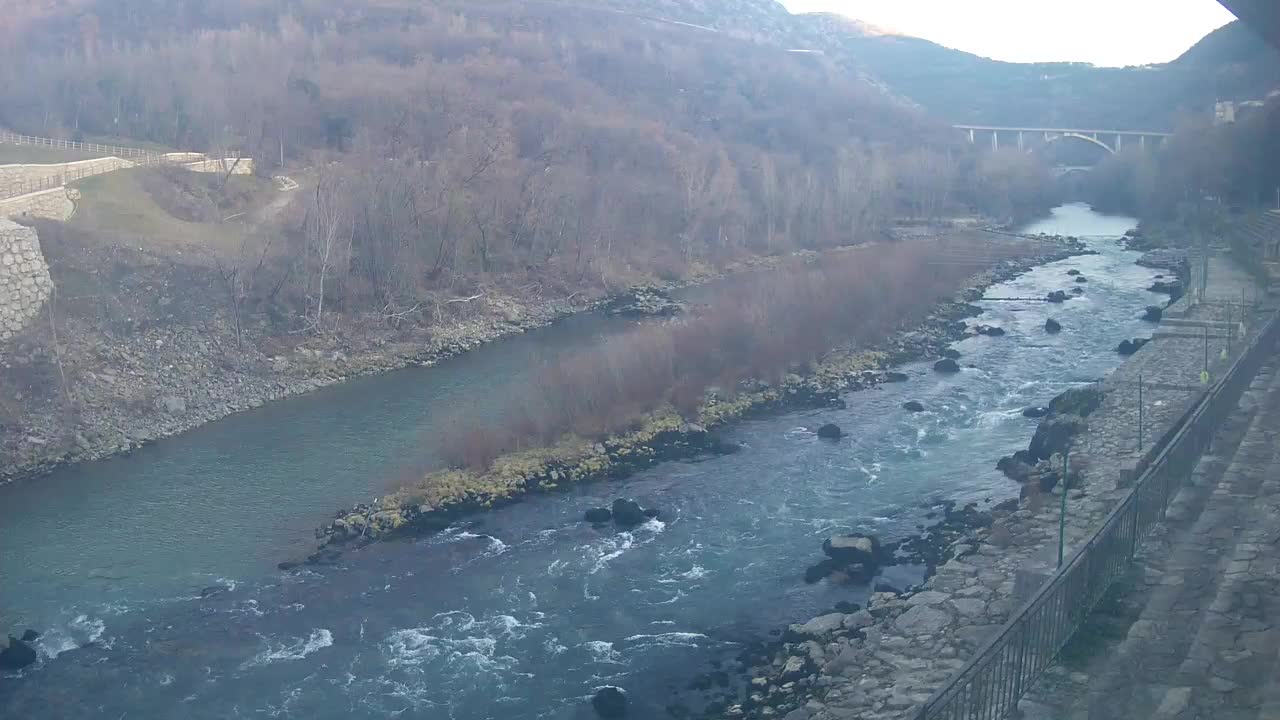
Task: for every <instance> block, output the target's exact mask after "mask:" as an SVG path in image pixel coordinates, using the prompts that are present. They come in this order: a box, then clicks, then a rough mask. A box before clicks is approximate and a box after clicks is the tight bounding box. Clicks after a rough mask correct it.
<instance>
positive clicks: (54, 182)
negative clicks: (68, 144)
mask: <svg viewBox="0 0 1280 720" xmlns="http://www.w3.org/2000/svg"><path fill="white" fill-rule="evenodd" d="M129 162H131V163H133V166H134V167H137V166H140V165H144V164H150V163H142V162H138V161H135V160H130V161H129ZM119 169H120V168H118V167H109V168H104V167H102V166H100V165H84V166H80V167H71V166H68V167H66V168H63V169H62V170H60V171H58V172H57V173H54V174H51V175H48V176H46V177H42V178H37V179H34V180H23V181H22V182H17V183H13V184H10V185H8V186H7V187H6V188H5V189H3V190H0V200H11V199H13V198H16V197H21V196H23V195H29V194H31V193H35V192H42V191H45V190H53V189H55V188H60V187H62V186H63V185H66V184H67V183H70V182H75V181H77V180H83V179H84V178H87V177H93V176H94V175H102V174H103V173H108V172H112V171H115V170H119Z"/></svg>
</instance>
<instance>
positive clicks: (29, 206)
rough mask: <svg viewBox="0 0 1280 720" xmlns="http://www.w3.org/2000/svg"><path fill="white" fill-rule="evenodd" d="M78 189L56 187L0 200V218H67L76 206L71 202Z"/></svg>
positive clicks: (77, 195)
mask: <svg viewBox="0 0 1280 720" xmlns="http://www.w3.org/2000/svg"><path fill="white" fill-rule="evenodd" d="M77 197H79V194H78V191H76V190H73V189H71V188H67V187H56V188H52V189H49V190H41V191H40V192H33V193H27V194H26V195H19V196H17V197H12V198H6V199H4V200H0V218H14V217H33V218H44V219H46V220H62V221H65V220H69V219H71V214H72V213H74V212H75V209H76V206H75V204H74V203H73V202H72V201H73V200H75V199H76V198H77Z"/></svg>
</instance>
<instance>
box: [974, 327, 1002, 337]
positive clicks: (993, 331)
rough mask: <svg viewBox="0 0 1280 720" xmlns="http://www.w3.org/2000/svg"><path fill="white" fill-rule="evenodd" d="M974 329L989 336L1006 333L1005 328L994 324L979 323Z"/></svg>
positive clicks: (998, 335)
mask: <svg viewBox="0 0 1280 720" xmlns="http://www.w3.org/2000/svg"><path fill="white" fill-rule="evenodd" d="M974 331H976V332H977V333H978V334H979V335H986V336H988V337H1000V336H1001V335H1004V328H1002V327H996V326H994V325H979V326H977V327H975V328H974Z"/></svg>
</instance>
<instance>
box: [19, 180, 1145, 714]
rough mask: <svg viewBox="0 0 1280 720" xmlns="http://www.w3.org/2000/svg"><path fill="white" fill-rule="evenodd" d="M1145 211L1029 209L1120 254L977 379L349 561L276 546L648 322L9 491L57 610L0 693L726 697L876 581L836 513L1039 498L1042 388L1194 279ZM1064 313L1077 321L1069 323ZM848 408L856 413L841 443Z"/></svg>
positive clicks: (292, 410)
mask: <svg viewBox="0 0 1280 720" xmlns="http://www.w3.org/2000/svg"><path fill="white" fill-rule="evenodd" d="M1134 224H1135V221H1134V220H1133V219H1132V218H1124V217H1114V216H1103V215H1099V214H1096V213H1093V212H1092V211H1090V210H1089V209H1088V208H1087V207H1085V206H1083V205H1068V206H1064V207H1061V208H1058V209H1055V210H1054V212H1053V216H1052V217H1051V218H1048V219H1046V220H1044V221H1041V222H1038V223H1035V224H1033V225H1031V226H1030V227H1028V228H1026V231H1028V232H1033V233H1034V232H1048V233H1058V234H1071V235H1078V236H1081V237H1084V238H1085V239H1086V242H1087V243H1088V244H1089V246H1090V247H1091V248H1092V249H1093V250H1096V251H1097V252H1098V254H1096V255H1086V256H1079V257H1074V258H1070V259H1067V260H1063V261H1060V262H1055V263H1051V264H1049V265H1046V266H1042V267H1039V268H1036V269H1034V270H1032V271H1030V272H1028V273H1026V274H1024V275H1022V276H1021V277H1018V278H1016V279H1015V280H1012V281H1010V282H1006V283H1002V284H999V285H996V286H993V287H991V288H990V289H989V290H988V291H987V296H988V297H991V298H998V297H1043V296H1044V295H1045V294H1046V293H1048V292H1050V291H1052V290H1069V289H1070V288H1072V287H1074V286H1075V283H1073V282H1071V280H1072V278H1071V277H1069V276H1067V275H1066V271H1067V270H1069V269H1077V270H1079V271H1080V272H1081V273H1083V274H1084V275H1085V276H1086V277H1087V278H1088V279H1089V282H1088V283H1087V284H1084V285H1083V287H1084V288H1085V289H1086V292H1085V294H1084V295H1083V296H1082V297H1080V298H1076V299H1072V300H1070V301H1068V302H1067V303H1065V304H1062V305H1051V304H1046V303H1043V302H1029V301H1000V300H984V301H982V302H980V303H978V304H980V305H981V306H982V307H983V308H984V310H985V312H984V314H983V315H982V316H981V317H980V318H975V319H974V320H973V322H982V323H985V324H991V325H998V326H1000V327H1002V328H1004V329H1005V330H1006V331H1007V334H1006V335H1004V336H1003V337H974V338H970V339H966V340H964V341H962V342H959V343H957V344H956V345H955V348H956V349H957V350H959V351H960V352H961V353H962V354H963V355H962V358H961V360H960V364H961V365H962V366H964V369H963V371H962V372H960V373H958V374H956V375H950V376H944V375H939V374H936V373H934V372H933V371H932V370H931V368H930V363H927V362H922V363H917V364H912V365H908V366H906V367H904V368H902V371H903V372H905V373H907V374H908V375H909V376H910V379H909V380H908V381H907V382H905V383H896V384H889V385H883V386H880V387H878V388H875V389H872V390H868V391H862V392H856V393H851V394H849V395H847V396H846V397H845V400H846V402H847V409H841V410H837V409H823V410H819V411H811V412H801V413H792V414H786V415H780V416H775V417H769V418H765V419H760V420H753V421H748V422H744V423H741V424H739V425H736V426H734V427H732V428H730V429H728V430H727V431H726V432H725V433H724V436H725V439H727V440H730V441H733V442H736V443H739V444H740V445H741V446H742V448H743V449H742V450H741V451H740V452H737V453H734V454H731V455H723V456H714V457H709V458H704V459H700V460H697V461H691V462H678V463H677V462H673V463H663V464H660V465H658V466H655V467H653V468H650V469H648V470H645V471H643V472H640V473H638V474H636V475H634V476H632V477H630V478H628V479H626V480H623V481H618V482H607V483H595V484H590V485H585V486H581V487H575V488H571V489H569V490H567V491H565V492H563V493H557V494H553V495H543V496H535V497H530V498H528V499H527V500H525V501H523V502H521V503H519V504H515V505H511V506H507V507H503V508H500V509H498V510H495V511H493V512H490V513H488V514H486V515H484V516H482V517H477V518H475V519H473V520H471V521H468V522H463V523H459V524H458V525H456V526H453V527H451V528H449V529H448V530H446V531H445V532H442V533H440V534H437V535H434V536H431V537H426V538H421V539H418V540H413V541H404V542H389V543H381V544H377V545H374V546H371V547H368V548H365V549H362V550H359V551H356V552H350V553H348V554H346V555H345V556H344V557H343V559H342V561H341V562H340V563H339V565H337V566H334V567H323V568H312V569H308V570H305V571H302V572H299V573H280V572H276V571H274V570H273V569H272V568H273V566H274V564H275V563H276V562H278V561H280V560H284V559H289V558H292V557H296V556H297V555H298V554H299V552H301V551H302V550H303V549H304V548H307V547H309V546H311V545H312V544H313V543H314V540H312V538H311V530H312V528H313V527H314V526H316V525H317V524H319V523H320V522H321V521H323V519H324V518H325V517H326V516H327V514H328V513H329V512H330V511H331V510H332V509H333V508H336V507H341V506H345V505H350V504H351V503H353V502H355V501H363V500H368V499H369V498H370V497H371V496H372V495H373V494H375V493H377V492H378V491H379V490H380V489H382V487H383V485H384V484H385V483H386V482H387V481H388V480H389V479H392V478H394V476H395V474H396V473H397V472H400V471H401V470H402V469H403V459H404V458H405V457H409V456H413V457H415V458H420V457H421V456H422V455H423V454H424V453H425V454H427V455H429V454H430V445H431V442H430V438H431V437H432V436H433V434H435V433H438V432H439V430H440V425H441V423H443V422H445V420H444V418H447V417H448V415H449V413H448V412H447V410H448V409H449V408H451V407H453V406H455V405H456V404H458V403H464V402H465V403H470V404H471V405H473V406H474V407H475V408H476V411H477V412H491V413H500V412H501V401H502V393H501V388H502V387H503V386H502V385H501V384H500V383H491V382H489V379H490V378H492V377H495V376H500V375H503V374H508V375H519V374H521V373H526V374H527V373H530V372H532V371H533V369H534V368H536V367H537V366H538V364H539V363H541V362H553V361H554V357H555V353H557V352H569V351H572V350H573V349H574V348H579V347H582V344H583V343H589V342H596V341H598V339H599V337H600V336H601V335H603V334H605V333H609V332H614V331H616V330H617V329H619V328H620V327H621V324H620V323H618V322H615V321H608V320H606V319H604V318H601V317H598V316H583V317H580V318H573V319H570V320H568V321H566V322H564V323H559V324H557V325H555V326H553V327H551V328H547V329H544V330H540V331H536V332H533V333H528V334H526V335H525V336H522V337H519V338H514V339H511V340H507V341H502V342H499V343H495V344H493V345H490V346H487V347H485V348H482V349H480V350H478V351H475V352H472V353H469V354H468V355H466V356H463V357H460V358H455V359H454V360H451V361H448V362H446V363H443V364H441V365H440V366H437V367H433V368H425V369H414V370H406V371H399V372H394V373H388V374H386V375H382V376H379V377H373V378H364V379H360V380H355V381H352V382H350V383H346V384H344V385H342V386H339V387H335V388H328V389H325V390H322V391H320V392H317V393H315V394H313V395H309V396H306V397H301V398H294V399H289V400H285V401H282V402H280V403H277V404H274V405H272V406H269V407H267V408H263V409H261V410H258V411H254V412H250V413H243V414H240V415H236V416H233V417H231V418H227V419H225V420H222V421H219V422H217V423H213V424H211V425H209V426H206V427H204V428H200V429H197V430H195V431H193V432H190V433H187V434H185V435H182V436H179V437H176V438H172V439H169V440H165V441H163V442H160V443H157V444H155V445H154V446H151V447H148V448H145V449H143V450H141V451H139V452H137V453H135V454H133V455H130V456H128V457H124V458H117V459H114V460H108V461H104V462H97V463H90V464H85V465H81V466H77V467H74V468H68V469H66V470H64V471H61V472H59V473H57V474H56V475H53V476H50V477H48V478H43V479H39V480H36V481H34V482H26V483H18V484H16V485H13V486H8V487H0V547H2V548H3V552H2V553H0V588H2V590H0V627H11V628H16V627H24V628H25V627H34V628H36V629H37V630H40V631H41V632H43V633H44V635H43V637H42V638H41V639H40V640H39V641H37V643H36V645H37V648H38V650H39V652H40V653H41V661H40V662H39V663H38V664H37V665H35V666H32V667H31V668H28V669H27V670H25V671H23V672H22V673H21V674H18V675H10V676H3V675H0V717H6V718H8V717H12V718H40V719H41V720H47V719H52V718H64V717H66V718H72V717H74V718H109V719H110V720H119V718H121V717H128V718H172V717H184V718H239V717H244V718H249V717H253V718H260V717H284V718H288V717H294V718H316V719H324V718H344V719H349V718H375V717H377V718H381V717H416V718H433V719H434V718H442V719H443V718H449V719H451V720H482V719H485V718H504V719H505V718H510V719H512V720H516V719H520V720H524V719H529V720H533V719H534V718H539V719H548V720H550V719H556V720H561V719H563V720H569V719H576V718H588V717H593V715H592V713H591V711H590V708H589V705H588V703H587V702H586V699H587V698H589V696H590V695H591V693H592V692H593V690H594V689H595V688H597V687H599V686H601V685H606V684H614V685H620V686H623V687H625V688H626V689H627V690H628V691H629V693H630V697H631V699H632V702H633V706H632V709H633V712H634V714H635V716H636V717H645V718H661V717H666V716H668V710H667V707H668V705H671V704H680V703H687V704H689V709H691V710H695V711H697V710H701V707H700V706H699V705H697V703H698V702H700V696H698V695H696V694H686V693H684V692H683V691H684V689H685V688H686V687H687V686H688V684H689V682H690V680H691V679H693V678H694V677H695V676H697V675H700V674H702V673H704V672H705V671H706V670H708V669H709V668H712V667H715V666H716V664H717V663H721V664H723V663H728V662H729V660H730V658H732V657H733V656H734V655H735V654H737V653H738V652H739V651H740V650H741V649H742V648H743V647H744V646H745V645H746V644H747V643H750V642H752V641H753V640H758V639H762V638H766V637H767V636H768V633H769V631H770V630H773V629H775V628H778V627H781V626H783V625H785V624H787V623H790V622H795V621H797V620H804V619H807V618H809V617H811V616H813V615H816V614H818V613H820V612H822V611H824V610H826V609H828V608H831V607H832V606H834V605H835V604H836V603H837V602H840V601H851V602H861V601H863V600H865V595H866V590H865V588H862V589H859V588H856V587H853V588H851V587H839V586H833V585H828V584H826V583H818V584H815V585H806V584H804V583H803V581H802V574H803V569H804V567H805V565H807V564H809V563H812V562H814V561H816V560H818V559H819V558H820V555H821V552H820V545H821V542H822V540H823V539H824V538H825V537H827V536H828V535H831V534H833V533H838V532H848V531H854V530H858V531H870V532H874V533H877V534H879V535H880V536H881V537H882V538H884V539H886V540H893V539H898V538H901V537H903V536H905V535H907V534H909V533H912V532H914V531H915V529H916V528H917V526H918V525H919V524H921V523H923V522H925V519H924V516H925V514H926V513H928V512H930V511H931V509H933V506H936V504H937V503H938V502H940V501H942V500H956V501H958V502H960V503H961V504H963V503H966V502H976V503H978V504H979V506H980V507H986V506H989V505H990V504H993V503H998V502H1000V501H1002V500H1005V499H1008V498H1011V497H1016V496H1017V491H1018V487H1017V486H1016V485H1015V484H1014V483H1012V482H1011V481H1009V480H1008V479H1006V478H1004V477H1003V476H1002V475H1001V474H1000V473H998V472H997V471H996V470H995V469H994V465H995V461H996V459H997V458H999V457H1000V456H1002V455H1005V454H1008V453H1011V452H1013V451H1014V450H1017V449H1019V448H1022V447H1025V446H1026V443H1027V441H1028V439H1029V438H1030V435H1031V433H1032V432H1033V430H1034V427H1035V425H1034V423H1035V421H1034V420H1029V419H1026V418H1024V417H1023V416H1022V415H1021V411H1022V409H1023V408H1025V407H1027V406H1031V405H1042V404H1045V403H1046V402H1047V401H1048V400H1049V399H1050V398H1051V397H1053V396H1054V395H1055V394H1057V393H1059V392H1061V391H1062V390H1064V389H1066V388H1067V387H1070V386H1072V385H1073V384H1078V383H1083V382H1088V381H1092V380H1095V379H1098V378H1101V377H1102V376H1104V375H1105V374H1107V373H1108V372H1109V371H1110V370H1112V369H1113V368H1114V367H1115V366H1117V365H1118V364H1119V363H1120V362H1121V358H1120V357H1119V356H1118V355H1117V354H1116V353H1115V350H1114V348H1115V346H1116V344H1117V343H1118V342H1119V341H1120V340H1122V339H1126V338H1132V337H1138V336H1145V335H1149V334H1150V333H1151V331H1152V327H1153V326H1151V325H1149V324H1145V323H1143V322H1142V321H1141V320H1139V319H1138V318H1139V316H1140V315H1141V313H1142V310H1143V308H1144V307H1146V306H1147V305H1151V304H1162V303H1163V301H1164V300H1165V299H1166V298H1164V297H1162V296H1158V295H1155V294H1153V293H1150V292H1149V291H1147V290H1146V288H1147V287H1148V286H1149V285H1150V283H1151V278H1152V276H1153V274H1154V271H1151V270H1148V269H1144V268H1141V267H1138V266H1137V265H1135V264H1134V260H1135V259H1136V258H1137V256H1138V253H1136V252H1131V251H1127V250H1124V249H1123V247H1122V246H1121V245H1120V243H1119V242H1118V241H1117V239H1116V238H1117V237H1118V236H1119V235H1121V234H1122V233H1123V232H1124V231H1125V230H1126V229H1128V228H1130V227H1132V226H1133V225H1134ZM1047 317H1053V318H1055V319H1057V320H1058V321H1059V322H1061V323H1062V326H1063V331H1062V332H1061V333H1060V334H1058V335H1047V334H1045V333H1044V331H1043V325H1044V321H1045V319H1046V318H1047ZM907 400H917V401H919V402H921V403H922V404H923V405H924V407H925V411H924V412H922V413H915V414H912V413H909V412H907V411H906V410H903V409H902V408H901V405H902V403H903V402H905V401H907ZM827 422H834V423H837V424H838V425H840V426H841V427H842V428H843V429H844V430H845V432H846V433H848V437H846V438H845V439H843V440H841V441H839V442H836V443H832V442H827V441H821V440H819V439H818V438H816V436H815V435H814V434H813V432H812V431H811V430H812V429H813V428H816V427H817V426H819V425H821V424H823V423H827ZM615 497H634V498H636V499H638V500H639V501H640V502H641V503H642V504H643V505H646V506H653V507H657V508H659V509H660V510H661V511H662V516H661V519H660V520H654V521H651V522H649V523H648V524H646V525H643V526H641V527H639V528H636V529H634V530H632V531H629V532H619V531H617V530H616V529H614V528H612V527H608V528H604V529H600V530H597V529H593V528H592V527H591V526H589V525H587V524H585V523H583V522H581V516H582V513H583V511H584V510H586V509H587V508H589V507H593V506H598V505H605V504H608V502H609V501H611V500H612V499H613V498H615ZM895 571H896V572H910V569H900V568H899V569H895ZM897 579H898V580H900V581H902V580H906V581H910V579H911V578H910V577H900V578H897ZM722 666H723V667H726V668H728V667H730V666H729V665H727V664H725V665H722Z"/></svg>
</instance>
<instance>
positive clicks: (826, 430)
mask: <svg viewBox="0 0 1280 720" xmlns="http://www.w3.org/2000/svg"><path fill="white" fill-rule="evenodd" d="M818 437H820V438H822V439H823V440H839V439H840V438H842V437H844V431H843V430H841V429H840V426H839V425H836V424H835V423H827V424H826V425H823V426H822V427H820V428H818Z"/></svg>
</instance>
